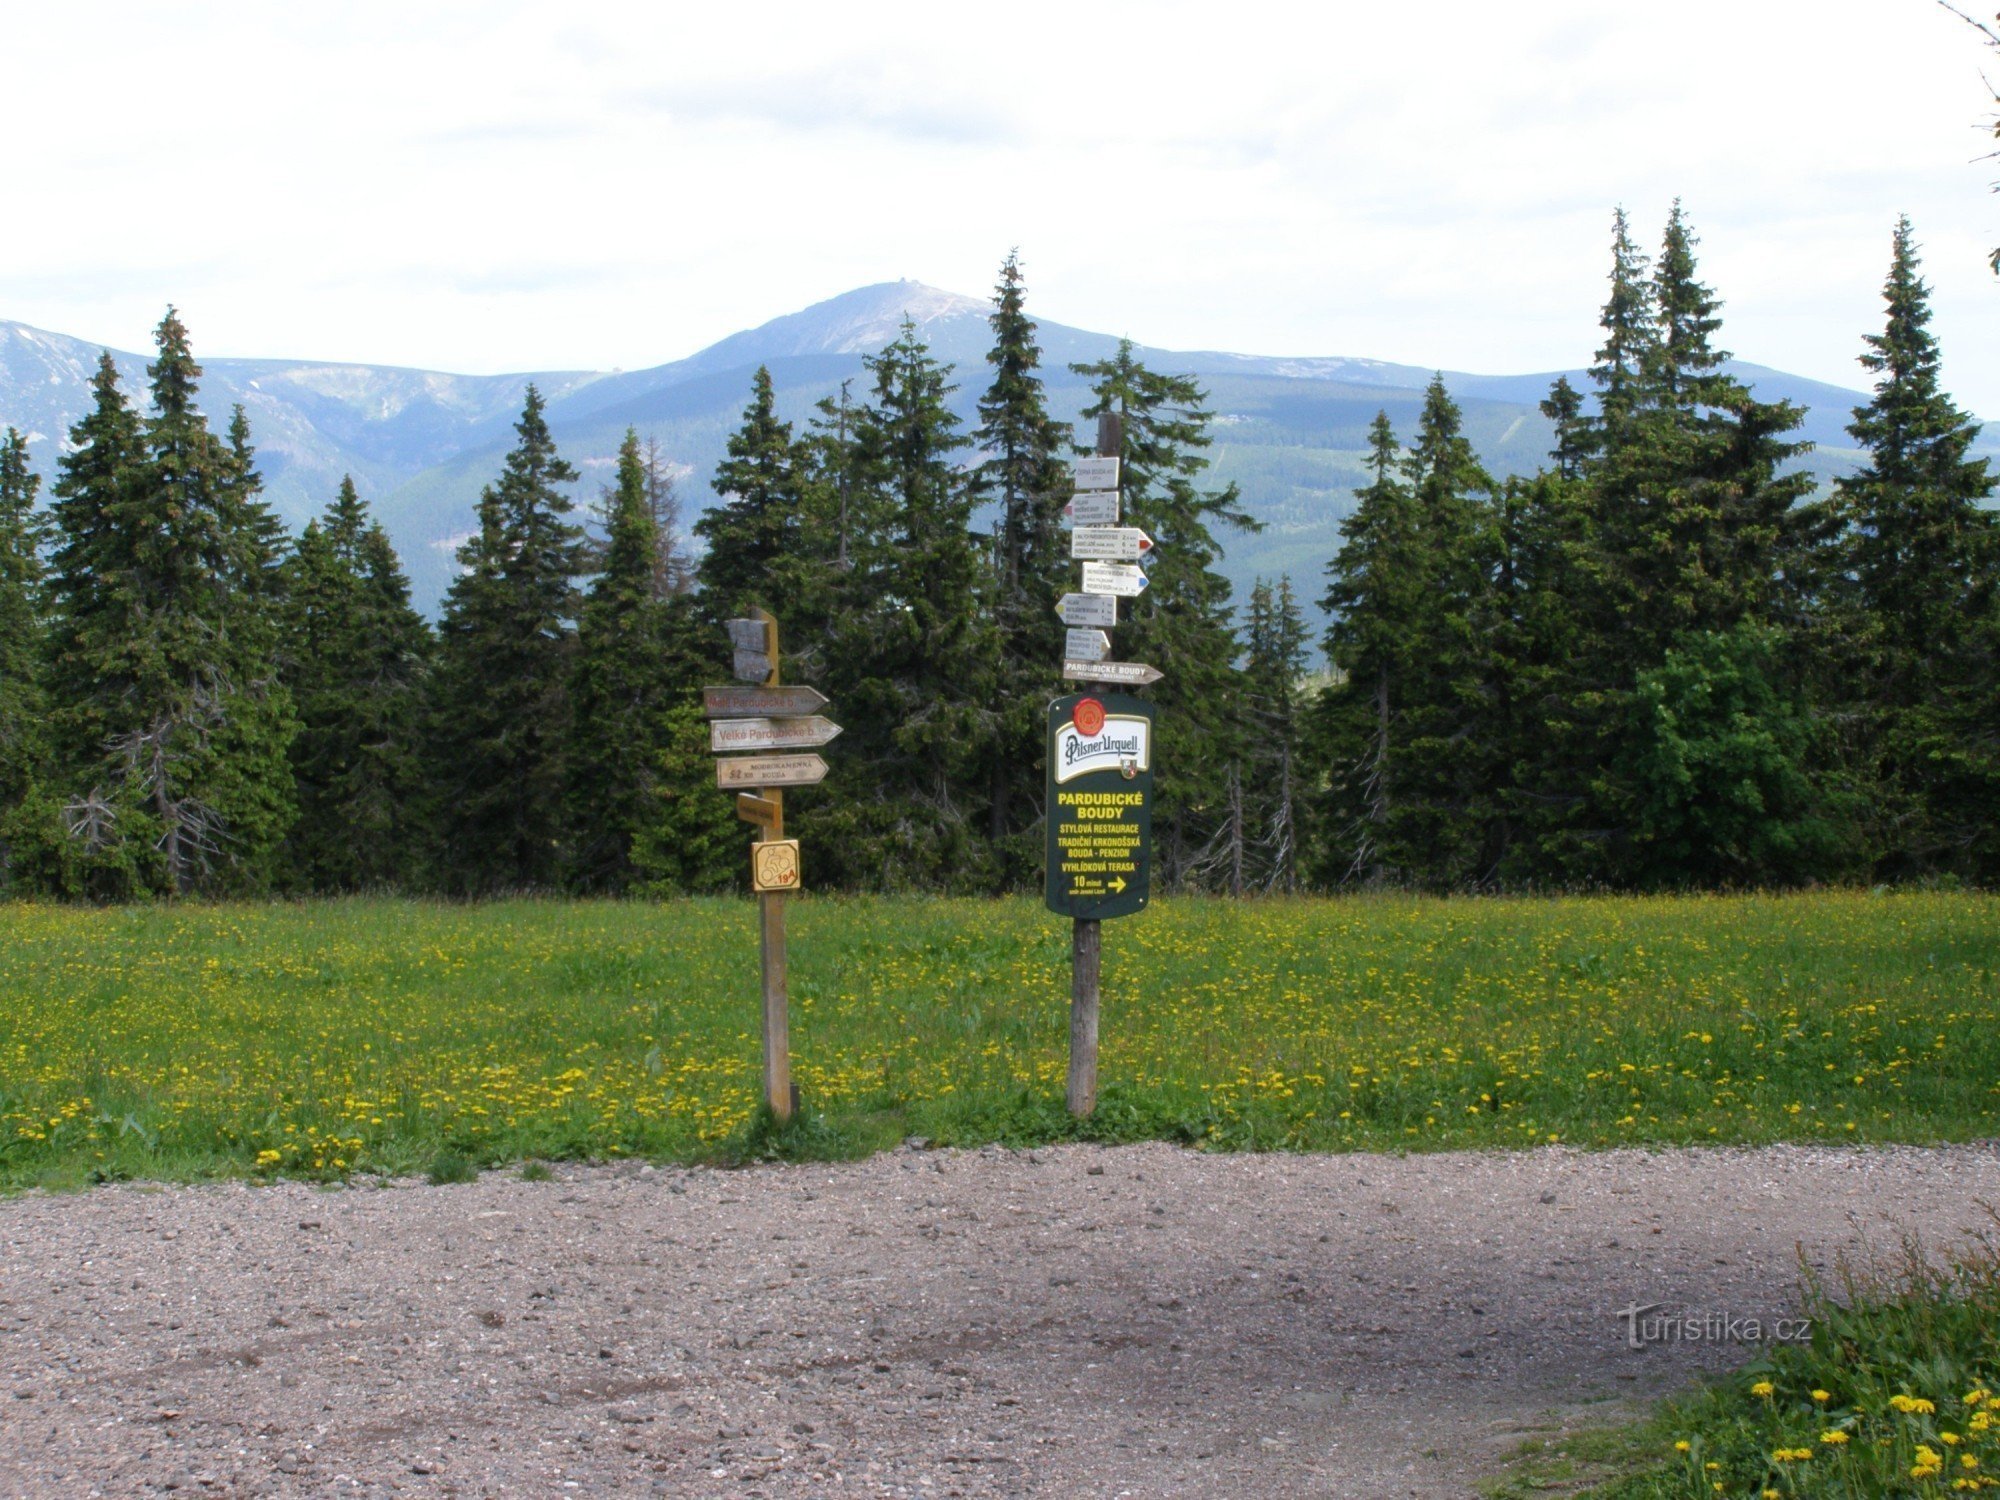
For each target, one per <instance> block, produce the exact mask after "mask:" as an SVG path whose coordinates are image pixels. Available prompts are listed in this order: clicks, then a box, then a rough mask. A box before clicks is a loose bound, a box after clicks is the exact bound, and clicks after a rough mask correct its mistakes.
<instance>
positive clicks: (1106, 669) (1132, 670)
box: [1062, 661, 1166, 687]
mask: <svg viewBox="0 0 2000 1500" xmlns="http://www.w3.org/2000/svg"><path fill="white" fill-rule="evenodd" d="M1062 674H1063V676H1065V677H1069V678H1074V679H1075V680H1076V681H1078V682H1118V683H1124V684H1126V685H1128V686H1131V687H1144V686H1146V684H1147V683H1149V682H1158V681H1159V680H1160V679H1161V677H1163V676H1165V675H1166V674H1165V673H1163V672H1162V671H1161V670H1160V669H1159V668H1158V667H1149V666H1147V665H1146V663H1144V662H1142V661H1066V662H1064V663H1063V668H1062Z"/></svg>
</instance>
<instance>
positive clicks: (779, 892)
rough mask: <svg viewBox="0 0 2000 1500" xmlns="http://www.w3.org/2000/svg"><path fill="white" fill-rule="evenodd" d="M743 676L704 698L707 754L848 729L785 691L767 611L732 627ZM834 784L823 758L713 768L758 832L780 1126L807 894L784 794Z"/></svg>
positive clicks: (809, 697) (814, 699)
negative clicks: (796, 927) (795, 962)
mask: <svg viewBox="0 0 2000 1500" xmlns="http://www.w3.org/2000/svg"><path fill="white" fill-rule="evenodd" d="M723 628H724V629H725V630H727V631H728V632H729V644H730V647H731V648H732V650H733V651H734V653H735V672H736V675H737V676H738V677H739V678H742V679H743V680H744V681H746V682H749V683H754V684H755V686H751V687H741V686H736V687H730V686H724V687H710V688H703V689H702V704H703V707H704V708H705V709H706V710H707V713H708V718H709V726H708V741H709V748H710V749H711V750H713V751H716V752H717V753H724V752H728V751H732V750H792V749H799V748H803V747H806V746H813V745H824V744H826V743H827V742H828V741H830V740H831V739H833V737H834V736H835V735H837V734H839V733H840V726H839V725H838V724H835V723H834V722H832V721H831V720H830V719H824V718H821V717H820V716H819V715H818V714H816V713H815V712H814V710H815V709H820V708H825V707H826V706H827V701H826V698H825V697H824V696H823V695H822V694H820V693H818V692H816V691H815V690H814V689H812V688H809V687H782V686H780V685H779V683H778V663H779V657H778V622H777V620H776V619H774V618H773V617H772V616H771V615H769V614H767V613H765V612H764V611H763V610H761V609H760V610H756V611H754V617H753V618H751V619H748V620H727V621H724V622H723ZM825 775H826V762H825V761H823V760H821V759H820V758H819V757H818V756H817V755H806V754H798V755H750V756H742V757H738V758H733V759H728V760H718V761H717V762H716V763H715V784H716V786H718V787H720V788H721V789H722V790H723V791H726V792H728V791H733V792H735V793H736V794H737V795H736V816H737V817H739V818H741V819H743V821H744V822H746V823H752V824H755V825H756V827H757V830H758V833H757V841H756V842H755V843H754V844H752V845H751V846H750V885H751V888H752V889H753V890H755V891H756V893H757V926H758V948H759V952H760V955H761V958H762V968H763V975H764V1104H765V1107H766V1108H768V1109H769V1110H770V1111H771V1113H772V1114H773V1115H774V1116H775V1117H776V1118H778V1119H780V1120H789V1119H790V1118H791V1117H792V1112H793V1110H795V1109H796V1108H797V1106H798V1098H797V1093H798V1091H797V1090H796V1089H795V1088H794V1087H793V1086H792V1048H791V1001H790V991H789V987H788V985H787V981H786V973H785V897H786V896H787V895H789V894H790V893H791V892H793V891H796V890H798V889H799V888H800V881H801V871H802V865H801V863H800V857H799V841H798V840H797V839H788V838H786V837H785V794H784V792H783V791H782V790H780V788H783V787H788V786H812V785H814V784H815V783H817V782H818V781H819V780H820V779H821V778H823V777H824V776H825Z"/></svg>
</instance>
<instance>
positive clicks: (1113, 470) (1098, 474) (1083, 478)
mask: <svg viewBox="0 0 2000 1500" xmlns="http://www.w3.org/2000/svg"><path fill="white" fill-rule="evenodd" d="M1076 487H1077V488H1078V489H1080V490H1115V489H1117V488H1118V460H1117V459H1115V458H1079V459H1078V460H1077V461H1076Z"/></svg>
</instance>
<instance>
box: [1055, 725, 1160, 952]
mask: <svg viewBox="0 0 2000 1500" xmlns="http://www.w3.org/2000/svg"><path fill="white" fill-rule="evenodd" d="M1048 752H1049V770H1048V786H1047V794H1048V828H1049V835H1048V877H1047V884H1046V890H1045V895H1046V899H1047V901H1048V907H1049V910H1050V911H1053V912H1056V913H1058V914H1059V915H1062V916H1066V917H1080V918H1083V919H1085V920H1097V919H1100V918H1104V917H1123V916H1129V915H1131V914H1132V913H1133V912H1135V911H1138V910H1140V909H1141V908H1142V907H1144V906H1145V904H1146V899H1147V896H1148V895H1149V893H1150V891H1149V887H1150V885H1151V878H1152V869H1153V849H1152V845H1153V705H1152V704H1150V703H1148V702H1147V701H1146V700H1145V699H1143V698H1133V697H1129V696H1127V695H1126V694H1123V693H1075V694H1071V695H1070V696H1069V697H1066V698H1058V699H1056V701H1055V702H1053V703H1051V704H1050V705H1049V738H1048Z"/></svg>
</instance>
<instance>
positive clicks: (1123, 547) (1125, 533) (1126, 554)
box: [1069, 526, 1153, 562]
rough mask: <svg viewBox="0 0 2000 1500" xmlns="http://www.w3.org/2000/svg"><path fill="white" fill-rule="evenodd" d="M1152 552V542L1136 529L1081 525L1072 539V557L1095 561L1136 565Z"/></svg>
mask: <svg viewBox="0 0 2000 1500" xmlns="http://www.w3.org/2000/svg"><path fill="white" fill-rule="evenodd" d="M1152 550H1153V539H1152V538H1151V537H1149V536H1147V535H1146V533H1145V532H1143V531H1141V530H1140V529H1139V528H1138V527H1136V526H1079V527H1077V528H1076V530H1075V531H1072V532H1071V533H1070V536H1069V555H1070V556H1071V557H1074V558H1079V559H1084V558H1087V559H1090V560H1091V561H1094V562H1137V561H1138V560H1139V559H1140V558H1142V557H1144V556H1145V555H1146V554H1147V553H1148V552H1151V551H1152Z"/></svg>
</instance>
